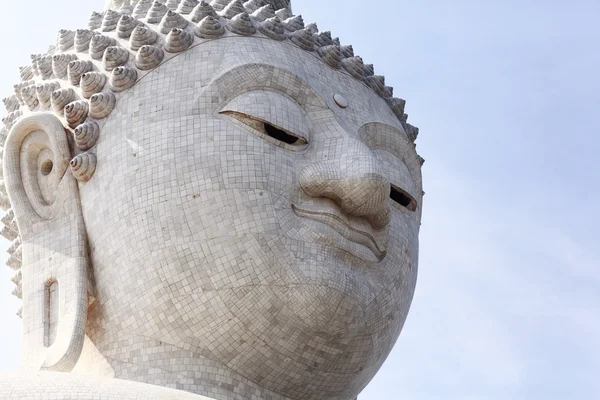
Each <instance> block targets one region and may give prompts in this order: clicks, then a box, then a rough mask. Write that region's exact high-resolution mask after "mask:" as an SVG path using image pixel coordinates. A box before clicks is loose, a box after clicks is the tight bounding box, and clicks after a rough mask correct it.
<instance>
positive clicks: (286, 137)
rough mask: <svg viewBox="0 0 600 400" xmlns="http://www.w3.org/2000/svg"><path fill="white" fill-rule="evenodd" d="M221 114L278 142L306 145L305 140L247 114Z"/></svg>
mask: <svg viewBox="0 0 600 400" xmlns="http://www.w3.org/2000/svg"><path fill="white" fill-rule="evenodd" d="M221 114H224V115H229V116H230V117H232V118H235V119H237V120H238V121H240V122H242V123H243V124H245V125H247V126H249V127H250V128H253V129H255V130H257V131H258V132H259V133H262V134H263V135H266V136H268V137H271V138H273V139H275V140H277V141H279V142H282V143H285V144H288V145H292V146H294V147H295V146H305V145H307V144H308V142H307V141H306V139H304V138H303V137H300V136H298V135H295V134H293V133H292V132H289V131H287V130H285V129H282V128H280V127H278V126H275V125H273V124H271V123H270V122H267V121H263V120H261V119H259V118H255V117H252V116H250V115H247V114H243V113H240V112H235V111H221Z"/></svg>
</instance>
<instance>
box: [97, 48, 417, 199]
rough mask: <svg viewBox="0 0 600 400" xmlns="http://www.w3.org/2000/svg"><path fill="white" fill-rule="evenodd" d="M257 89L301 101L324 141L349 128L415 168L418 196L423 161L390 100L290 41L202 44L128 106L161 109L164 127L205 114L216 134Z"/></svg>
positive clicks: (160, 72) (135, 92)
mask: <svg viewBox="0 0 600 400" xmlns="http://www.w3.org/2000/svg"><path fill="white" fill-rule="evenodd" d="M255 90H261V91H263V90H268V91H270V92H273V94H280V95H282V96H285V97H286V98H288V99H292V100H293V101H295V102H296V103H298V104H299V105H300V106H301V108H302V109H304V110H305V111H306V112H307V113H308V114H309V115H310V117H311V118H310V120H311V122H312V124H313V129H317V130H319V133H323V134H324V135H322V136H323V137H324V136H328V134H327V133H326V132H327V131H329V132H330V133H331V132H334V131H335V132H336V133H335V134H333V135H331V134H330V135H329V137H340V135H339V134H338V133H339V132H340V131H343V132H344V134H345V135H347V136H350V137H353V138H354V139H356V140H359V141H361V142H364V143H365V144H366V145H367V146H368V147H369V148H371V149H372V150H385V151H389V152H391V153H393V155H394V156H396V157H397V158H398V159H401V160H402V161H403V162H404V163H405V165H406V166H407V168H408V169H409V170H410V174H411V175H412V180H413V181H414V182H415V185H416V186H417V187H416V189H417V190H416V192H417V196H418V195H419V193H420V187H421V173H420V163H419V160H418V156H417V154H416V151H415V149H414V145H413V144H412V143H410V142H409V141H408V139H407V137H406V134H405V132H404V130H403V127H402V124H401V123H400V121H399V120H398V119H397V117H396V116H395V115H394V114H393V112H392V111H391V109H390V108H389V106H388V105H387V103H386V102H385V101H384V100H383V99H382V98H381V97H379V96H378V95H377V94H376V93H374V92H373V90H372V89H371V88H369V87H368V86H367V85H366V84H364V83H362V82H360V81H357V80H356V79H355V78H353V77H351V76H350V75H349V74H347V73H345V72H343V71H342V70H336V69H333V68H331V67H329V66H328V65H327V64H325V63H324V62H323V61H322V60H321V59H320V58H319V57H318V56H316V55H314V54H312V53H309V52H306V51H304V50H301V49H299V48H297V47H295V46H293V45H291V44H289V43H286V42H278V41H275V40H271V39H264V38H259V37H226V38H221V39H219V40H213V41H207V42H203V43H202V44H200V45H198V46H196V47H194V48H192V49H190V51H188V52H186V53H183V54H179V55H177V56H175V57H173V58H172V59H170V60H168V62H166V63H163V64H162V65H161V66H160V67H159V68H157V69H156V70H154V71H152V72H150V73H149V74H148V75H146V76H144V77H143V78H142V79H141V80H140V81H139V82H138V83H137V84H136V86H134V87H133V88H132V89H131V90H130V91H129V92H127V93H126V97H129V99H128V100H126V101H125V102H122V103H121V105H123V103H127V106H126V107H125V108H126V109H127V110H126V112H128V113H130V112H133V116H134V119H137V118H136V117H139V118H142V119H146V118H151V119H152V118H158V114H156V113H155V111H160V114H161V118H160V119H161V121H160V123H161V124H167V121H166V120H165V117H167V116H168V115H170V116H171V118H167V119H170V120H171V121H173V120H177V121H181V123H182V124H185V123H186V122H185V121H187V120H189V119H190V118H191V119H193V118H197V117H200V123H201V129H202V130H210V129H211V126H212V127H213V128H215V129H216V126H217V125H215V124H216V122H210V121H214V120H215V119H217V118H219V116H218V113H219V111H221V110H222V108H223V107H224V106H226V105H227V104H228V103H229V102H231V101H232V100H234V99H236V97H238V96H242V97H243V96H246V95H247V94H250V93H251V92H252V91H255ZM336 94H337V95H342V96H343V97H345V98H346V99H347V100H348V107H347V108H341V107H339V106H338V105H337V104H336V103H335V100H334V95H336ZM123 100H125V99H123ZM148 106H150V107H148ZM153 110H155V111H153ZM119 111H120V112H119V113H121V112H122V111H124V110H123V109H120V110H119ZM110 119H112V118H109V120H110ZM118 119H121V118H118ZM156 122H158V120H157V121H156ZM109 125H112V124H109ZM165 126H167V125H165ZM213 130H214V129H213Z"/></svg>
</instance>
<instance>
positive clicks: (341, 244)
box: [292, 205, 386, 263]
mask: <svg viewBox="0 0 600 400" xmlns="http://www.w3.org/2000/svg"><path fill="white" fill-rule="evenodd" d="M292 210H293V211H294V213H295V214H296V215H297V216H298V217H300V218H302V219H305V220H311V221H314V222H316V223H318V224H319V225H324V226H327V227H328V228H330V229H331V231H333V232H335V233H333V232H332V234H333V235H335V236H338V235H339V236H338V237H335V236H334V237H333V238H334V239H335V243H328V245H330V246H331V245H333V246H335V247H338V248H340V250H344V251H346V252H348V253H350V254H352V255H354V256H356V257H358V258H360V259H361V260H363V261H366V262H372V263H377V262H380V261H381V260H383V259H384V258H385V256H386V252H385V251H380V250H379V249H378V248H377V246H376V245H375V243H374V242H373V241H372V240H371V239H369V238H368V237H367V235H366V234H365V233H362V232H359V231H356V230H354V229H352V228H350V227H349V226H347V225H346V224H345V223H343V222H342V221H341V220H340V219H339V218H337V217H335V216H334V215H331V214H329V213H318V212H311V211H306V210H302V209H300V208H298V207H296V206H294V205H292Z"/></svg>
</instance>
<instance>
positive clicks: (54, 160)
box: [4, 113, 91, 372]
mask: <svg viewBox="0 0 600 400" xmlns="http://www.w3.org/2000/svg"><path fill="white" fill-rule="evenodd" d="M70 160H71V153H70V150H69V142H68V138H67V133H66V131H65V129H64V127H63V125H62V123H61V122H60V121H59V120H58V118H56V117H55V116H53V115H52V114H49V113H40V114H34V115H32V116H30V117H27V118H24V119H22V120H20V121H18V122H17V123H16V124H15V125H14V126H13V127H12V129H11V131H10V133H9V135H8V138H7V141H6V146H5V150H4V179H5V182H6V188H7V192H8V196H9V199H10V203H11V205H12V209H13V211H14V215H15V218H16V221H17V225H18V230H19V234H20V240H21V242H22V244H21V251H22V267H21V272H22V274H21V275H22V282H21V285H22V299H23V311H22V315H23V331H24V337H23V347H24V349H25V353H24V361H25V363H26V365H27V366H28V367H32V368H36V369H42V370H54V371H63V372H68V371H71V370H72V369H73V367H74V366H75V364H76V363H77V361H78V359H79V356H80V354H81V350H82V347H83V342H84V338H85V324H86V319H87V308H88V293H89V292H90V291H91V290H90V289H91V287H90V286H91V285H90V283H89V261H88V255H87V237H86V234H85V226H84V223H83V218H82V214H81V203H80V198H79V190H78V186H77V181H76V179H75V177H74V176H73V175H72V173H71V171H70V170H69V162H70Z"/></svg>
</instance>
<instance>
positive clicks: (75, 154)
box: [0, 0, 423, 400]
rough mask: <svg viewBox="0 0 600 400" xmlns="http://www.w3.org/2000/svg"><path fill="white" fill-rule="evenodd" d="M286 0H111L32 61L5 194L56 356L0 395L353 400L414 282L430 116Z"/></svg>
mask: <svg viewBox="0 0 600 400" xmlns="http://www.w3.org/2000/svg"><path fill="white" fill-rule="evenodd" d="M238 3H239V4H238ZM267 3H268V4H266V3H265V4H263V2H261V1H249V2H245V3H244V5H241V3H240V2H231V3H229V2H227V1H221V0H215V1H213V2H211V4H212V6H214V9H213V8H212V6H209V5H208V4H206V3H205V2H201V3H198V2H194V1H184V2H180V1H171V0H169V1H167V2H165V4H162V2H154V3H151V2H148V1H140V2H137V3H136V4H131V3H130V2H128V1H125V2H123V1H116V0H114V1H110V2H109V4H108V5H107V7H108V9H107V10H108V11H106V12H105V13H104V14H97V13H95V14H93V15H92V17H91V19H90V22H89V25H90V28H93V29H95V31H93V32H92V31H90V30H79V31H77V32H71V31H67V30H62V31H60V32H59V36H58V40H57V49H56V53H55V54H53V55H52V56H50V55H37V56H33V58H32V60H33V64H32V66H31V67H29V68H24V69H22V71H21V74H22V76H23V79H24V81H23V82H22V83H21V84H19V85H17V86H16V90H17V91H18V94H19V96H20V97H18V98H17V97H15V98H9V99H8V100H7V101H6V102H5V103H6V104H7V107H8V108H9V110H13V111H11V113H10V115H9V117H7V118H6V119H5V124H7V127H8V128H9V130H10V133H6V132H3V133H2V135H4V136H7V139H6V143H5V148H4V155H3V157H4V159H3V167H4V168H3V171H4V180H5V185H6V189H7V192H8V197H9V198H6V196H4V195H3V194H1V193H0V205H6V206H10V207H12V208H11V211H10V213H9V217H5V218H4V219H3V220H2V221H3V222H4V223H5V225H6V228H5V229H4V230H3V231H2V234H3V235H4V236H5V237H7V238H9V239H10V240H11V241H13V244H12V245H11V250H10V253H11V259H10V260H9V265H10V266H11V267H13V268H14V269H15V270H17V271H18V272H17V275H15V278H14V279H13V281H14V282H15V284H16V285H17V289H15V291H16V294H17V295H19V296H20V297H22V299H23V312H22V316H23V323H24V332H25V334H24V348H25V351H24V355H23V358H24V363H25V365H26V366H27V367H28V368H32V369H35V370H41V371H42V372H40V373H38V374H37V375H33V376H31V377H28V378H24V377H23V376H10V377H6V378H2V382H0V397H2V398H5V397H6V396H4V394H5V393H13V394H14V393H21V394H22V393H27V394H31V393H33V395H34V396H33V398H38V397H35V396H36V395H37V393H50V394H56V395H57V396H59V395H63V396H67V395H69V394H70V393H74V391H77V390H78V388H79V389H81V388H85V389H84V390H85V391H86V393H89V394H97V395H98V396H108V398H109V399H112V398H119V399H130V398H131V399H134V398H136V399H137V398H140V396H141V394H142V393H143V395H144V397H147V398H148V399H172V398H177V399H185V400H187V399H189V400H195V399H196V400H201V399H207V398H205V397H202V396H208V398H215V399H227V400H245V399H250V398H252V399H272V400H305V399H313V400H352V399H355V398H356V396H357V395H358V394H359V393H360V392H361V391H362V390H363V389H364V387H365V386H366V385H367V384H368V383H369V381H370V380H371V379H372V378H373V377H374V375H375V374H376V372H377V371H378V370H379V368H380V367H381V365H382V364H383V362H384V361H385V359H386V357H387V356H388V354H389V353H390V352H391V350H392V348H393V346H394V344H395V342H396V340H397V338H398V336H399V334H400V332H401V329H402V327H403V325H404V322H405V320H406V317H407V314H408V311H409V307H410V304H411V301H412V297H413V294H414V289H415V285H416V278H417V269H418V267H417V266H418V234H419V228H420V221H421V206H422V198H423V190H422V181H421V165H422V163H423V159H421V158H420V157H419V156H418V155H417V153H416V150H415V144H414V140H415V139H416V136H417V134H418V129H417V128H414V127H412V126H411V125H409V124H408V123H407V122H406V118H407V117H406V115H405V114H404V101H403V100H401V99H398V98H394V97H393V96H392V93H393V89H392V88H391V87H388V86H386V85H385V80H384V78H383V77H381V76H377V75H375V74H374V71H373V67H372V66H371V65H368V64H364V63H363V60H362V59H361V58H360V57H356V56H354V51H353V49H352V47H351V46H340V45H339V42H338V41H337V39H333V38H332V37H331V34H330V33H329V32H319V31H318V28H317V27H316V25H314V24H311V25H305V24H304V21H303V20H302V18H301V17H299V16H292V14H291V6H290V2H289V1H282V0H270V1H268V2H267ZM269 4H270V5H272V6H269ZM115 9H120V12H119V13H117V12H115V11H113V10H115ZM275 9H276V10H277V11H275ZM217 12H218V14H217ZM121 14H126V15H124V16H122V15H121ZM129 14H131V15H133V16H135V17H136V18H140V19H142V22H143V23H142V24H140V23H139V22H138V21H136V19H135V18H133V17H130V16H128V15H129ZM2 135H0V136H2ZM9 200H10V202H9ZM9 203H10V204H9ZM59 372H71V374H64V375H61V374H58V373H59ZM79 375H87V377H83V376H79ZM25 381H27V382H28V383H27V387H24V385H23V384H22V382H25ZM57 381H60V382H65V384H64V385H60V386H56V387H54V386H52V384H51V383H52V382H57ZM128 381H135V382H137V383H133V382H128ZM19 382H21V383H19ZM144 384H150V385H157V387H153V386H152V387H150V386H148V385H144ZM158 386H163V387H167V388H169V389H165V388H159V387H158ZM175 390H178V391H175ZM185 392H187V393H185ZM115 395H118V396H120V397H115ZM3 396H4V397H3ZM7 396H8V395H7ZM11 396H12V397H10V396H9V397H8V398H11V399H12V398H15V399H16V398H21V397H19V396H21V395H19V396H17V397H15V395H11ZM136 396H137V397H136ZM30 397H31V396H30ZM59 397H60V396H59ZM28 398H29V397H28ZM103 398H104V397H103Z"/></svg>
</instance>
